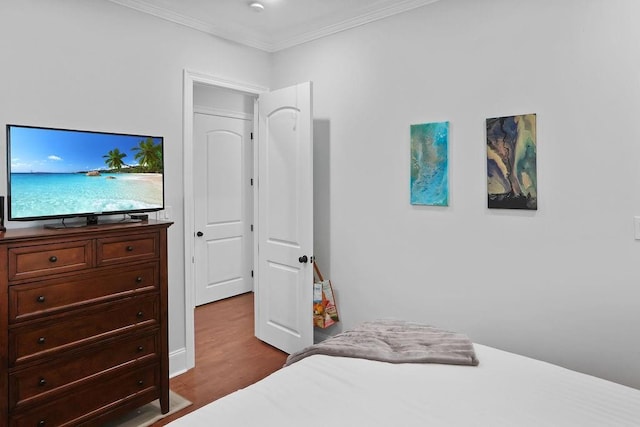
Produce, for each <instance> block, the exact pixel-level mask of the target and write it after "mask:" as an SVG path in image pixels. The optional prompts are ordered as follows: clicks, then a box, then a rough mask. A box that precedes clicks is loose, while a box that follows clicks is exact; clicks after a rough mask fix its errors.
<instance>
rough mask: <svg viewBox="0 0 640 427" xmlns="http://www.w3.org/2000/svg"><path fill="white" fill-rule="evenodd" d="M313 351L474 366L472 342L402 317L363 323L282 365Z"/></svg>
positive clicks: (394, 360) (475, 360)
mask: <svg viewBox="0 0 640 427" xmlns="http://www.w3.org/2000/svg"><path fill="white" fill-rule="evenodd" d="M314 354H324V355H328V356H341V357H355V358H361V359H369V360H378V361H381V362H390V363H444V364H450V365H470V366H477V365H478V363H479V361H478V358H477V357H476V353H475V351H474V349H473V343H472V342H471V341H470V340H469V338H468V337H467V336H466V335H464V334H459V333H456V332H449V331H445V330H442V329H438V328H435V327H433V326H428V325H422V324H419V323H412V322H406V321H402V320H390V319H383V320H375V321H371V322H365V323H362V324H361V325H359V326H357V327H355V328H354V329H351V330H349V331H345V332H342V333H340V334H337V335H335V336H333V337H330V338H328V339H326V340H325V341H322V342H320V343H317V344H314V345H312V346H309V347H307V348H305V349H303V350H301V351H298V352H296V353H293V354H291V355H289V357H287V361H286V362H285V365H284V366H288V365H291V364H293V363H295V362H297V361H299V360H301V359H304V358H305V357H308V356H311V355H314Z"/></svg>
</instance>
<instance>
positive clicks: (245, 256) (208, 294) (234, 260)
mask: <svg viewBox="0 0 640 427" xmlns="http://www.w3.org/2000/svg"><path fill="white" fill-rule="evenodd" d="M252 126H253V125H252V121H250V120H242V119H237V118H229V117H220V116H214V115H208V114H201V113H196V114H194V120H193V135H194V168H195V170H194V178H195V179H194V184H193V186H194V209H195V212H194V224H195V229H196V238H195V251H194V264H195V280H196V284H195V300H196V305H202V304H207V303H209V302H212V301H217V300H220V299H223V298H228V297H232V296H234V295H238V294H241V293H244V292H249V291H251V290H252V289H253V279H252V277H251V271H252V268H253V267H252V264H253V237H252V234H253V233H252V232H251V229H250V227H251V218H252V217H253V214H252V212H253V201H252V197H253V192H252V191H251V184H250V179H251V176H252V174H253V168H252V165H253V150H252V144H251V131H252Z"/></svg>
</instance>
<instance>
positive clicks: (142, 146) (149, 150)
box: [132, 138, 162, 172]
mask: <svg viewBox="0 0 640 427" xmlns="http://www.w3.org/2000/svg"><path fill="white" fill-rule="evenodd" d="M132 150H133V151H136V155H135V156H134V158H135V159H136V160H137V161H138V162H139V163H140V165H141V166H142V167H144V169H145V170H146V171H147V172H162V145H161V144H155V143H154V142H153V138H147V139H145V140H144V141H140V142H139V143H138V146H137V147H133V148H132Z"/></svg>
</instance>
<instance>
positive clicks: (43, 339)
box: [38, 337, 46, 344]
mask: <svg viewBox="0 0 640 427" xmlns="http://www.w3.org/2000/svg"><path fill="white" fill-rule="evenodd" d="M45 341H46V339H45V338H44V337H40V338H38V344H44V343H45Z"/></svg>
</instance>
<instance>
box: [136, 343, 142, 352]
mask: <svg viewBox="0 0 640 427" xmlns="http://www.w3.org/2000/svg"><path fill="white" fill-rule="evenodd" d="M136 350H138V353H142V352H143V351H144V347H143V346H141V345H139V346H138V348H137V349H136Z"/></svg>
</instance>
